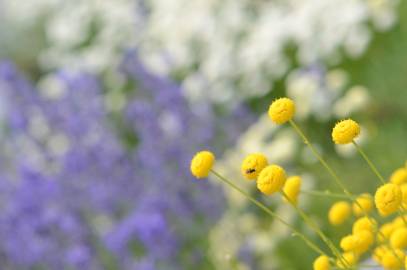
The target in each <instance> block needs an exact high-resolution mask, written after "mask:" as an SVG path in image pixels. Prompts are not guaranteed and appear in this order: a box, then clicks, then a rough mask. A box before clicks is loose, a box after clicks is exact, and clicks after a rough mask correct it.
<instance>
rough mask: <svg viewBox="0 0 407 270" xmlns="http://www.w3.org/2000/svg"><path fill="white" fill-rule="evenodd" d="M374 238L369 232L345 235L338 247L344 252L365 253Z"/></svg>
mask: <svg viewBox="0 0 407 270" xmlns="http://www.w3.org/2000/svg"><path fill="white" fill-rule="evenodd" d="M373 241H374V237H373V234H372V233H371V232H369V231H366V230H364V231H360V232H357V233H356V234H351V235H347V236H345V237H343V238H342V240H341V242H340V246H341V248H342V249H343V250H344V251H352V252H356V253H357V254H362V253H364V252H366V251H367V250H368V249H369V247H370V246H371V245H372V244H373Z"/></svg>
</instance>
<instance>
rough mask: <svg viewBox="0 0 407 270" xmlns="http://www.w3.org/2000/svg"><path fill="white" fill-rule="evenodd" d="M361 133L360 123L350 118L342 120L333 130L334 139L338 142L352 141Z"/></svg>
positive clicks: (346, 142)
mask: <svg viewBox="0 0 407 270" xmlns="http://www.w3.org/2000/svg"><path fill="white" fill-rule="evenodd" d="M359 133H360V127H359V124H358V123H356V122H355V121H353V120H351V119H348V120H342V121H340V122H339V123H337V124H336V125H335V127H334V128H333V130H332V139H333V141H334V142H335V143H336V144H348V143H351V142H352V140H353V139H355V138H356V137H357V136H358V135H359Z"/></svg>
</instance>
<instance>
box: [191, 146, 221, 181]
mask: <svg viewBox="0 0 407 270" xmlns="http://www.w3.org/2000/svg"><path fill="white" fill-rule="evenodd" d="M214 161H215V155H214V154H213V153H212V152H209V151H201V152H198V153H196V154H195V156H194V157H193V158H192V160H191V173H192V175H194V176H195V177H196V178H204V177H208V174H209V171H210V170H211V169H212V166H213V163H214Z"/></svg>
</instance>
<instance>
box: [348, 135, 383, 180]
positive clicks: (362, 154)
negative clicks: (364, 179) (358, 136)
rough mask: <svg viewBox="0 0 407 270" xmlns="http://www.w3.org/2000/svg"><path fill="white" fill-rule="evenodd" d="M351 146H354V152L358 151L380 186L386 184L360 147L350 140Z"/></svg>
mask: <svg viewBox="0 0 407 270" xmlns="http://www.w3.org/2000/svg"><path fill="white" fill-rule="evenodd" d="M352 143H353V145H354V146H355V148H356V150H358V152H359V154H360V155H361V156H362V157H363V158H364V160H365V161H366V162H367V164H369V167H370V168H371V169H372V171H373V173H374V174H376V176H377V177H378V178H379V179H380V181H381V182H382V184H386V181H385V180H384V178H383V176H382V175H381V174H380V173H379V171H378V170H377V168H376V166H375V165H374V164H373V162H372V161H371V160H370V159H369V157H368V156H367V155H366V153H365V152H364V151H363V149H362V147H360V146H359V145H358V144H357V143H356V142H355V141H354V140H352Z"/></svg>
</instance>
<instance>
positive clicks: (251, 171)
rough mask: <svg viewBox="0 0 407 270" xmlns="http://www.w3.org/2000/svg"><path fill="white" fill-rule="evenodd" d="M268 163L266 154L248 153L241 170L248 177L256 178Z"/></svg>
mask: <svg viewBox="0 0 407 270" xmlns="http://www.w3.org/2000/svg"><path fill="white" fill-rule="evenodd" d="M267 165H268V161H267V158H266V156H265V155H263V154H259V153H254V154H250V155H248V156H247V157H246V158H245V159H244V160H243V162H242V166H241V172H242V174H243V176H244V177H245V178H246V179H249V180H253V179H256V178H257V176H258V175H259V174H260V172H261V170H263V169H264V167H266V166H267Z"/></svg>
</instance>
